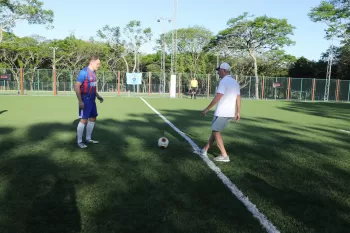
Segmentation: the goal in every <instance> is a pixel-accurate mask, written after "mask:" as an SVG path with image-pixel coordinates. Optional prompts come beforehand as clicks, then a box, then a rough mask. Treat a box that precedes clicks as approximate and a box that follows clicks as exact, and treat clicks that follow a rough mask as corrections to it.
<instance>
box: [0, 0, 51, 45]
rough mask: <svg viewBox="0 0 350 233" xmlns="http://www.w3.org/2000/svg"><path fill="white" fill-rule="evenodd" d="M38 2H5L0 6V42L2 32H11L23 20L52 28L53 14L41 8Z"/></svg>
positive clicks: (25, 0) (17, 0)
mask: <svg viewBox="0 0 350 233" xmlns="http://www.w3.org/2000/svg"><path fill="white" fill-rule="evenodd" d="M43 5H44V3H43V2H42V1H38V0H6V1H3V2H2V4H0V42H1V40H2V32H3V30H6V31H11V29H12V28H13V27H14V26H15V25H16V22H18V21H21V20H25V21H27V22H28V23H29V24H47V25H48V26H49V27H52V25H51V24H52V22H53V18H54V13H53V11H52V10H46V9H44V8H43Z"/></svg>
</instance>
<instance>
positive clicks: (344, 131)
mask: <svg viewBox="0 0 350 233" xmlns="http://www.w3.org/2000/svg"><path fill="white" fill-rule="evenodd" d="M340 131H342V132H345V133H350V131H347V130H343V129H340Z"/></svg>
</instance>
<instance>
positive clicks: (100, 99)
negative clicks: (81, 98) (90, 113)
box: [96, 95, 103, 103]
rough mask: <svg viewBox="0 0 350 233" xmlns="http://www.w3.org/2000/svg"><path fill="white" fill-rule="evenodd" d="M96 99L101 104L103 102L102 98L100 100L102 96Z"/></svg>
mask: <svg viewBox="0 0 350 233" xmlns="http://www.w3.org/2000/svg"><path fill="white" fill-rule="evenodd" d="M96 97H97V99H98V100H99V101H100V103H102V102H103V98H102V96H100V95H97V96H96Z"/></svg>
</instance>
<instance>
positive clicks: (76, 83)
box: [74, 81, 83, 103]
mask: <svg viewBox="0 0 350 233" xmlns="http://www.w3.org/2000/svg"><path fill="white" fill-rule="evenodd" d="M81 84H82V83H81V82H79V81H76V82H75V84H74V90H75V94H76V95H77V98H78V101H79V103H80V102H83V101H82V99H81V94H80V87H81Z"/></svg>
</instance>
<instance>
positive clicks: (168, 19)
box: [157, 17, 171, 93]
mask: <svg viewBox="0 0 350 233" xmlns="http://www.w3.org/2000/svg"><path fill="white" fill-rule="evenodd" d="M161 21H162V22H163V38H162V59H161V71H162V75H163V93H165V56H166V54H165V22H166V21H167V22H168V23H171V19H170V18H163V17H161V18H159V19H158V20H157V22H158V23H160V22H161Z"/></svg>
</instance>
